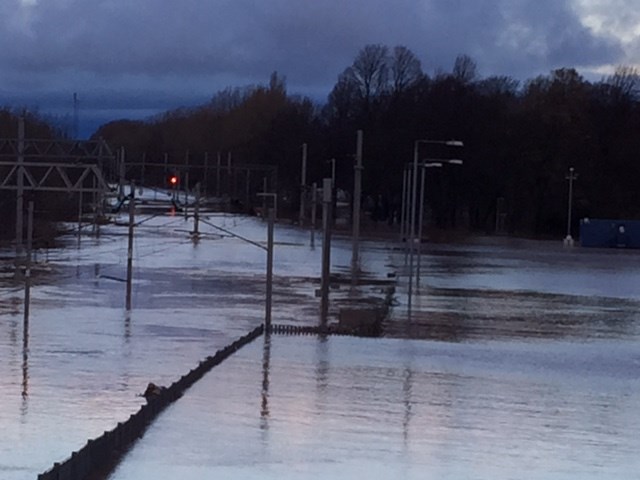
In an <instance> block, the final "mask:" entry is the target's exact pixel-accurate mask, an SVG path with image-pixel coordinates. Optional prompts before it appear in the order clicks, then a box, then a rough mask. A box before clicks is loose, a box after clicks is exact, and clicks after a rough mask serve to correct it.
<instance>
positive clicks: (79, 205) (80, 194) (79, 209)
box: [78, 190, 82, 248]
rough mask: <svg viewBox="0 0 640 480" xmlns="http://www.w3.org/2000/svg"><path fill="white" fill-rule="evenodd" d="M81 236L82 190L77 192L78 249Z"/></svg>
mask: <svg viewBox="0 0 640 480" xmlns="http://www.w3.org/2000/svg"><path fill="white" fill-rule="evenodd" d="M81 235H82V190H80V191H79V192H78V248H80V237H81Z"/></svg>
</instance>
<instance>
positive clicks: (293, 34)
mask: <svg viewBox="0 0 640 480" xmlns="http://www.w3.org/2000/svg"><path fill="white" fill-rule="evenodd" d="M618 1H624V0H618ZM21 5H22V2H21V1H20V0H4V1H3V2H0V45H1V46H2V47H3V48H0V100H2V98H1V97H2V96H4V97H6V98H9V97H11V96H13V97H15V96H16V95H18V96H21V97H24V96H28V95H29V94H32V95H33V96H34V97H37V96H38V95H41V96H45V95H49V94H50V93H52V92H54V93H55V92H58V94H59V96H60V98H64V99H65V100H64V101H65V102H66V101H67V100H66V99H67V97H68V95H69V92H70V91H80V92H81V93H82V95H83V96H85V97H87V96H89V97H91V95H93V94H94V93H95V92H99V91H102V92H114V94H117V93H118V92H120V94H121V95H123V96H125V97H126V96H127V95H128V94H127V93H126V92H142V93H143V94H144V92H148V95H154V96H158V95H160V96H161V97H162V96H163V95H164V97H166V98H167V102H169V101H175V100H176V98H175V97H176V96H177V97H179V98H181V99H187V98H191V99H192V100H194V101H195V100H196V99H200V98H206V96H207V95H208V96H210V95H212V94H213V93H215V91H217V90H218V89H221V88H224V87H226V86H228V85H244V84H248V83H256V82H264V81H266V80H267V78H268V75H269V73H270V72H271V71H273V70H278V71H279V72H280V73H282V74H284V75H286V76H287V79H288V84H289V86H290V89H291V90H294V91H298V92H302V93H307V92H320V91H323V90H324V92H325V95H326V94H327V93H328V92H329V91H330V89H331V88H332V86H333V84H334V83H335V80H336V78H337V76H338V75H339V73H340V72H341V71H342V70H343V69H344V68H346V67H347V66H348V65H349V64H350V63H351V62H352V61H353V58H354V57H355V55H356V54H357V52H358V50H359V49H360V48H362V47H363V46H364V45H366V44H368V43H382V44H386V45H389V46H394V45H405V46H407V47H408V48H410V49H411V50H413V51H414V52H415V53H416V54H417V55H418V57H419V58H420V59H421V60H422V63H423V67H424V68H425V69H426V70H427V71H429V72H433V71H434V70H436V69H446V70H449V69H450V68H451V67H452V65H453V61H454V59H455V57H456V55H458V54H460V53H466V54H469V55H470V56H471V57H472V58H474V59H475V60H476V61H477V63H478V67H479V70H480V73H482V74H484V75H490V74H507V75H512V76H515V77H517V78H521V79H522V78H528V77H530V76H532V75H536V74H539V73H546V72H548V71H549V70H550V69H552V68H557V67H560V66H575V65H577V66H582V67H585V66H594V67H595V66H598V65H600V64H603V63H617V62H621V61H623V60H624V58H625V57H624V51H623V49H622V47H621V45H620V42H619V41H616V40H614V39H612V38H605V37H597V36H595V35H594V34H593V33H592V32H591V31H589V30H588V29H586V28H585V27H584V26H583V25H582V24H581V22H580V20H579V18H578V16H577V13H576V11H574V10H573V9H572V8H571V7H570V5H571V1H570V0H395V1H393V2H391V1H389V0H348V1H345V0H211V1H206V2H205V1H202V0H181V1H175V0H172V1H169V0H39V1H38V2H37V3H36V5H35V6H33V7H24V6H21ZM176 92H180V93H176ZM142 96H143V95H142ZM98 97H100V98H103V99H104V100H105V102H107V101H108V95H98ZM134 97H135V95H134ZM114 101H115V100H114ZM139 101H140V102H142V99H140V100H139ZM0 103H1V102H0ZM171 106H177V105H175V104H170V103H167V108H170V107H171Z"/></svg>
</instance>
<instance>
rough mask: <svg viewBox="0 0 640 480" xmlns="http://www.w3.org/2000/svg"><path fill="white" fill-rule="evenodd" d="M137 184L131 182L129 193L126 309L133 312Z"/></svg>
mask: <svg viewBox="0 0 640 480" xmlns="http://www.w3.org/2000/svg"><path fill="white" fill-rule="evenodd" d="M135 195H136V189H135V183H134V181H133V180H132V181H131V189H130V193H129V245H128V247H127V297H126V309H127V310H131V282H132V280H133V225H134V221H135V212H136V205H135Z"/></svg>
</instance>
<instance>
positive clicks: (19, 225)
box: [16, 116, 24, 271]
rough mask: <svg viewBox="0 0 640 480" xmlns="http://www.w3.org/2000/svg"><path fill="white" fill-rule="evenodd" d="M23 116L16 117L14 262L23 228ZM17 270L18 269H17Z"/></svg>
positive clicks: (19, 252)
mask: <svg viewBox="0 0 640 480" xmlns="http://www.w3.org/2000/svg"><path fill="white" fill-rule="evenodd" d="M23 164H24V117H23V116H21V117H19V118H18V170H17V172H16V173H17V175H18V178H17V184H18V185H17V187H18V189H17V191H16V195H17V197H16V264H18V263H19V262H20V257H22V250H23V248H22V237H23V233H24V232H23V230H24V225H23V222H24V165H23ZM18 271H19V269H18Z"/></svg>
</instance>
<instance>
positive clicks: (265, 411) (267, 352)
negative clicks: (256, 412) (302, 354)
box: [260, 333, 271, 432]
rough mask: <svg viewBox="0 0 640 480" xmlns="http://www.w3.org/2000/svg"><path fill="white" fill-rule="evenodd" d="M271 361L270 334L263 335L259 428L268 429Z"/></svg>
mask: <svg viewBox="0 0 640 480" xmlns="http://www.w3.org/2000/svg"><path fill="white" fill-rule="evenodd" d="M270 362H271V334H270V333H267V334H265V335H264V345H263V349H262V391H261V399H262V401H261V404H260V429H261V430H262V431H265V432H266V431H267V430H268V429H269V364H270Z"/></svg>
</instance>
